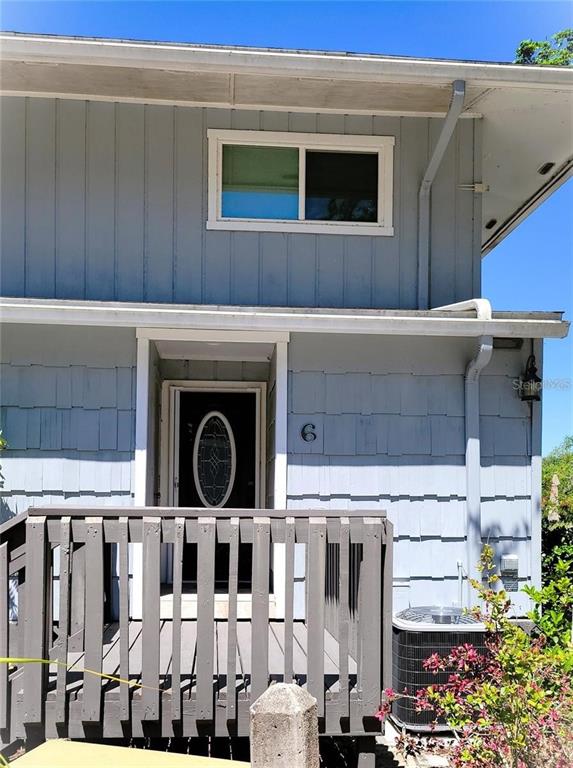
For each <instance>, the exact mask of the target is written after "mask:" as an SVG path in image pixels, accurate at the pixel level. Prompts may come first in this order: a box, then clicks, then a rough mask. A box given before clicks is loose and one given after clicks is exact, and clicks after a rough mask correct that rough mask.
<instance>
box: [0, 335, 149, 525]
mask: <svg viewBox="0 0 573 768" xmlns="http://www.w3.org/2000/svg"><path fill="white" fill-rule="evenodd" d="M134 353H135V337H134V334H133V332H131V331H124V330H117V329H81V328H48V327H36V326H5V327H4V328H3V329H2V369H1V377H2V378H1V390H0V402H1V403H2V407H1V413H0V420H1V428H2V430H3V434H4V436H5V437H6V439H7V441H8V445H9V449H8V450H7V451H4V452H3V455H2V467H3V470H2V471H3V475H4V477H5V486H6V489H7V490H8V491H9V495H8V496H4V497H3V499H2V502H3V507H2V510H1V513H2V516H3V517H6V516H8V515H9V514H10V513H15V512H21V511H24V510H25V509H26V508H27V507H28V506H30V505H32V504H46V503H55V504H61V503H72V504H79V503H94V501H95V500H96V499H97V503H108V504H125V503H131V463H132V459H133V451H134V421H135V417H134V408H135V387H134V367H133V364H134ZM94 358H95V359H94ZM106 358H107V365H105V366H104V361H105V359H106ZM30 360H35V362H34V363H32V364H30ZM66 363H67V364H66Z"/></svg>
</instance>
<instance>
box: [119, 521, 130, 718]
mask: <svg viewBox="0 0 573 768" xmlns="http://www.w3.org/2000/svg"><path fill="white" fill-rule="evenodd" d="M117 554H118V558H119V676H120V677H121V679H122V680H127V681H129V529H128V521H127V517H120V518H119V542H118V547H117ZM119 718H120V720H122V721H123V722H127V721H128V720H129V718H130V690H129V683H120V684H119Z"/></svg>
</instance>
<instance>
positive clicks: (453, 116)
mask: <svg viewBox="0 0 573 768" xmlns="http://www.w3.org/2000/svg"><path fill="white" fill-rule="evenodd" d="M465 95H466V84H465V82H464V81H463V80H455V81H454V84H453V86H452V100H451V102H450V108H449V110H448V114H447V115H446V118H445V120H444V124H443V126H442V132H441V133H440V136H439V138H438V141H437V143H436V146H435V147H434V152H433V154H432V157H431V158H430V162H429V163H428V167H427V168H426V173H425V174H424V178H423V179H422V183H421V184H420V191H419V192H418V309H428V306H429V294H430V196H431V192H432V184H433V182H434V178H435V177H436V173H437V172H438V169H439V167H440V164H441V162H442V159H443V157H444V154H445V152H446V149H447V148H448V144H449V143H450V139H451V138H452V134H453V133H454V129H455V127H456V123H457V121H458V117H459V116H460V114H461V111H462V109H463V107H464V99H465Z"/></svg>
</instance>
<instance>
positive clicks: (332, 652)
mask: <svg viewBox="0 0 573 768" xmlns="http://www.w3.org/2000/svg"><path fill="white" fill-rule="evenodd" d="M172 626H173V623H172V621H170V620H168V619H162V620H161V630H160V638H159V649H160V661H159V672H160V687H161V690H162V691H165V693H171V665H172V648H173V641H172ZM293 629H294V645H293V677H294V680H295V681H296V682H297V683H298V684H299V685H302V686H304V685H305V684H306V677H307V628H306V625H305V623H304V621H295V622H294V625H293ZM103 643H104V645H103V664H102V672H103V673H104V674H106V675H113V676H114V677H117V676H119V674H120V668H119V645H120V644H119V624H118V623H117V622H113V623H110V624H107V625H106V627H105V630H104V638H103ZM196 643H197V621H196V619H184V620H183V621H182V622H181V692H182V697H183V701H185V699H192V698H193V694H194V688H195V679H196V674H197V670H196ZM129 646H130V651H129V665H130V668H129V680H130V683H131V685H133V684H134V683H140V682H141V671H142V622H141V621H137V620H131V621H130V623H129ZM213 661H214V676H213V687H214V693H215V695H216V697H217V698H218V699H221V698H223V699H224V698H225V695H226V686H227V621H226V620H216V621H215V643H214V648H213ZM251 661H252V653H251V622H250V620H238V621H237V656H236V669H237V694H238V695H239V697H241V694H243V695H245V694H248V693H250V691H249V686H250V680H251ZM68 664H69V671H68V675H67V680H68V694H69V696H70V699H71V700H74V699H76V700H77V699H81V696H82V685H83V669H84V653H83V652H75V653H74V652H69V653H68ZM348 671H349V678H350V679H349V685H350V689H351V690H352V688H353V687H354V686H355V684H356V673H357V666H356V661H355V659H354V658H353V657H352V656H350V655H349V657H348ZM56 674H57V667H56V665H51V666H50V678H49V687H48V698H51V697H52V696H55V688H56ZM269 677H270V680H271V681H276V682H282V681H283V679H284V623H283V622H282V621H280V620H272V619H271V620H270V621H269ZM119 685H120V684H119V683H118V682H116V681H113V680H105V679H103V680H102V686H103V693H104V696H106V697H107V696H110V697H111V698H115V697H116V695H117V690H118V687H119ZM324 685H325V692H328V691H330V692H332V693H335V692H338V690H339V649H338V642H337V641H336V639H335V638H334V637H333V636H332V635H331V634H330V632H328V630H326V629H325V631H324ZM135 694H136V695H137V691H135Z"/></svg>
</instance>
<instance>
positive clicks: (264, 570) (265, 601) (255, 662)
mask: <svg viewBox="0 0 573 768" xmlns="http://www.w3.org/2000/svg"><path fill="white" fill-rule="evenodd" d="M270 531H271V521H270V518H268V517H254V518H253V571H252V578H253V587H252V588H253V600H252V605H253V610H252V613H253V615H252V623H251V703H253V702H254V701H256V699H258V697H259V696H260V695H261V693H263V692H264V691H266V689H267V687H268V684H269V575H270Z"/></svg>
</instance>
